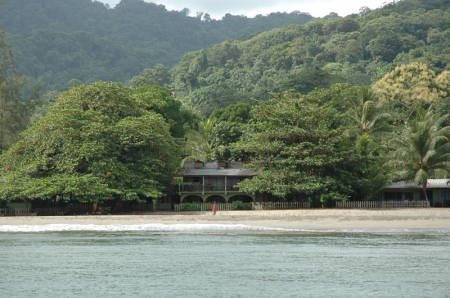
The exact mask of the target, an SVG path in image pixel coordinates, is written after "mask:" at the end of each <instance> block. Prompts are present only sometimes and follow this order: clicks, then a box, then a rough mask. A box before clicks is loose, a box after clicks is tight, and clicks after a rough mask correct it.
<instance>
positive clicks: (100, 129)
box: [0, 82, 179, 201]
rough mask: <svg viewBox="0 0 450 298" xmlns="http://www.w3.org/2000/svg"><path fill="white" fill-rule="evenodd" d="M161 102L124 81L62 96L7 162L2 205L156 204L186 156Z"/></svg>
mask: <svg viewBox="0 0 450 298" xmlns="http://www.w3.org/2000/svg"><path fill="white" fill-rule="evenodd" d="M154 106H155V103H154V102H152V101H151V100H149V98H148V97H145V96H137V95H134V94H133V93H132V90H131V89H130V88H128V87H125V86H123V85H122V84H119V83H104V82H98V83H94V84H92V85H88V86H80V87H76V88H73V89H71V90H69V91H67V92H64V93H62V94H61V96H60V97H59V98H58V100H57V101H56V103H55V104H54V105H52V107H51V108H50V110H49V112H48V114H47V115H46V116H43V117H42V118H39V119H38V120H37V121H36V122H35V123H34V124H33V125H32V126H31V127H30V128H29V129H27V130H26V131H25V132H24V133H23V138H22V139H21V140H20V141H19V142H17V143H16V144H14V145H13V146H12V147H11V148H10V149H9V150H8V151H7V152H6V153H4V154H3V155H2V156H1V160H0V162H1V174H2V179H1V181H0V197H1V198H2V199H6V200H9V199H13V198H23V199H37V198H40V199H48V198H52V197H54V196H55V195H59V194H67V195H70V196H72V197H73V198H74V199H79V200H91V201H98V200H102V199H117V200H124V201H126V200H136V199H143V198H149V197H151V198H157V197H159V196H161V195H162V193H163V191H164V190H165V187H166V186H167V185H168V184H169V183H170V181H171V178H172V173H173V170H174V169H176V168H177V166H178V163H179V150H178V145H177V142H176V141H175V139H174V138H173V137H172V135H171V134H170V126H169V124H168V123H166V121H165V119H164V118H163V116H162V115H161V114H159V113H157V112H155V111H154Z"/></svg>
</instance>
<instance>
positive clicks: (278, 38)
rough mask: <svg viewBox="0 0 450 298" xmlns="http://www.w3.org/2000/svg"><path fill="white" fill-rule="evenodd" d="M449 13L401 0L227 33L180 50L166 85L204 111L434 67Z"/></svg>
mask: <svg viewBox="0 0 450 298" xmlns="http://www.w3.org/2000/svg"><path fill="white" fill-rule="evenodd" d="M448 20H450V4H449V1H446V0H435V1H428V0H404V1H399V2H396V4H395V5H394V4H388V5H385V6H384V7H383V8H382V9H378V10H374V11H371V12H367V13H364V14H362V15H357V14H354V15H350V16H347V17H345V18H334V19H331V20H314V21H311V22H308V23H307V24H305V25H291V26H288V27H285V28H280V29H274V30H272V31H269V32H264V33H261V34H258V35H255V36H253V37H252V38H248V39H245V40H227V41H224V42H222V43H220V44H217V45H214V46H212V47H210V48H207V49H203V50H200V51H197V52H191V53H188V54H186V55H185V56H183V58H182V59H181V61H180V63H179V64H178V65H177V66H176V67H175V68H174V71H173V83H172V86H173V87H174V88H175V89H176V90H177V94H178V97H179V99H180V100H181V101H182V102H183V103H184V104H186V105H188V106H190V107H191V108H192V109H193V110H195V111H198V112H200V113H202V114H204V115H209V114H210V113H211V112H212V111H213V110H214V109H216V108H223V107H226V106H227V105H229V104H233V103H237V102H251V100H252V99H256V100H267V99H268V98H269V97H270V93H271V92H284V91H287V90H294V91H296V92H299V93H303V94H306V93H309V92H310V91H312V90H314V88H326V87H330V86H331V85H333V84H335V83H342V82H347V83H352V84H358V85H371V84H372V83H375V82H377V81H378V80H379V79H381V78H382V77H383V76H384V75H385V74H386V73H388V72H390V71H391V70H393V69H394V68H395V67H396V66H400V65H403V64H408V63H410V62H418V63H422V64H426V65H428V67H429V70H430V71H433V72H435V73H437V74H440V73H441V72H442V71H443V70H449V69H450V64H449V63H450V52H449V49H450V43H449V42H450V38H449V36H450V35H449V34H450V22H449V21H448Z"/></svg>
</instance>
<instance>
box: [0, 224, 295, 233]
mask: <svg viewBox="0 0 450 298" xmlns="http://www.w3.org/2000/svg"><path fill="white" fill-rule="evenodd" d="M66 231H93V232H95V231H99V232H122V231H154V232H239V231H255V232H257V231H286V232H289V231H298V230H293V229H281V228H269V227H260V226H248V225H241V224H236V225H231V224H230V225H227V224H131V225H120V224H113V225H95V224H46V225H0V233H1V232H13V233H20V232H24V233H32V232H66Z"/></svg>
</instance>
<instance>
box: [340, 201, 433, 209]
mask: <svg viewBox="0 0 450 298" xmlns="http://www.w3.org/2000/svg"><path fill="white" fill-rule="evenodd" d="M429 207H430V202H429V201H347V202H336V208H345V209H391V208H429Z"/></svg>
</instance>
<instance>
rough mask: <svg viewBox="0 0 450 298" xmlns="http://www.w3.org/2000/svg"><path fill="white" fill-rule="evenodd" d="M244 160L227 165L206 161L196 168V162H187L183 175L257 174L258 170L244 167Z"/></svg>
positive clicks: (247, 175)
mask: <svg viewBox="0 0 450 298" xmlns="http://www.w3.org/2000/svg"><path fill="white" fill-rule="evenodd" d="M243 166H244V164H243V163H242V162H238V161H233V162H228V163H227V166H226V167H219V163H218V162H205V163H203V167H202V168H200V169H196V168H195V162H193V161H191V162H186V163H185V164H184V167H183V169H184V173H183V176H185V177H186V176H196V177H198V176H237V177H250V176H255V175H257V172H254V171H250V170H247V169H243Z"/></svg>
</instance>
